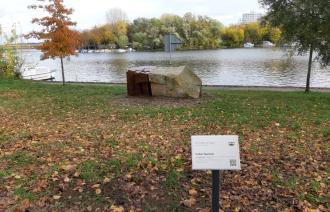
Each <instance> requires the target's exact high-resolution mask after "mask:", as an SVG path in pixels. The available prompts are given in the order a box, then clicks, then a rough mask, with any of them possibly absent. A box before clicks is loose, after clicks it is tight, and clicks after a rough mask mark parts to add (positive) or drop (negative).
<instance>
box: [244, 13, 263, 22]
mask: <svg viewBox="0 0 330 212" xmlns="http://www.w3.org/2000/svg"><path fill="white" fill-rule="evenodd" d="M261 18H262V14H261V13H256V12H250V13H244V14H243V16H242V20H241V23H242V24H248V23H253V22H258V21H260V19H261Z"/></svg>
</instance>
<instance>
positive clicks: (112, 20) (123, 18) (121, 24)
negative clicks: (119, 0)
mask: <svg viewBox="0 0 330 212" xmlns="http://www.w3.org/2000/svg"><path fill="white" fill-rule="evenodd" d="M106 21H107V24H108V25H109V26H110V28H111V32H112V35H113V37H114V40H115V43H116V44H117V46H118V47H119V48H125V47H126V46H127V44H128V37H127V28H128V18H127V15H126V13H125V11H123V10H122V9H120V8H112V9H110V10H109V11H108V12H107V13H106Z"/></svg>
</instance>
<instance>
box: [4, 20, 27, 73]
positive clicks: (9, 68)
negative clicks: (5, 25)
mask: <svg viewBox="0 0 330 212" xmlns="http://www.w3.org/2000/svg"><path fill="white" fill-rule="evenodd" d="M0 37H4V38H5V42H4V44H1V43H0V78H3V77H5V78H20V76H21V74H20V69H21V66H22V60H21V59H20V58H19V56H18V54H17V48H18V46H17V45H16V44H15V42H16V40H17V38H18V36H17V34H16V31H15V29H13V30H12V31H11V34H10V35H6V34H4V33H2V31H1V25H0Z"/></svg>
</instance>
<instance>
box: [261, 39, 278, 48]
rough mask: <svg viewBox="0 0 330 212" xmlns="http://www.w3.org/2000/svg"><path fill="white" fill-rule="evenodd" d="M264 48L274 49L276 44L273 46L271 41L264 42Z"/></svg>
mask: <svg viewBox="0 0 330 212" xmlns="http://www.w3.org/2000/svg"><path fill="white" fill-rule="evenodd" d="M262 47H264V48H272V47H275V44H273V43H272V42H270V41H263V42H262Z"/></svg>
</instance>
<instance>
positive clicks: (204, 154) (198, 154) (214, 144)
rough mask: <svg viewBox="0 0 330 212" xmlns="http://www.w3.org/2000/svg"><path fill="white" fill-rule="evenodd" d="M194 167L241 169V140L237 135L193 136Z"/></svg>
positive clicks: (196, 168)
mask: <svg viewBox="0 0 330 212" xmlns="http://www.w3.org/2000/svg"><path fill="white" fill-rule="evenodd" d="M191 148H192V169H194V170H239V169H241V163H240V156H239V142H238V136H237V135H207V136H192V137H191Z"/></svg>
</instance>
